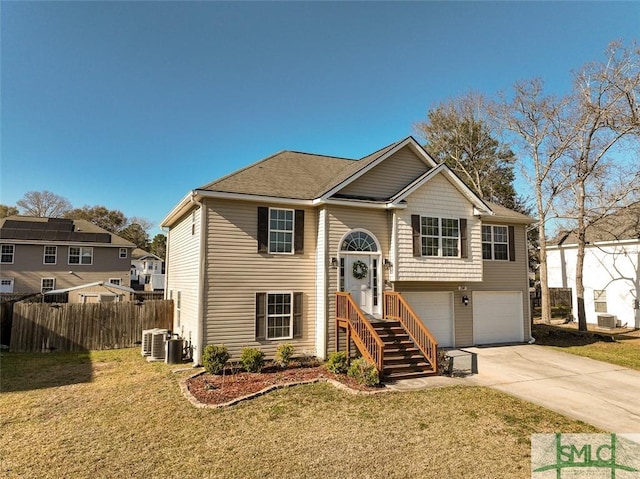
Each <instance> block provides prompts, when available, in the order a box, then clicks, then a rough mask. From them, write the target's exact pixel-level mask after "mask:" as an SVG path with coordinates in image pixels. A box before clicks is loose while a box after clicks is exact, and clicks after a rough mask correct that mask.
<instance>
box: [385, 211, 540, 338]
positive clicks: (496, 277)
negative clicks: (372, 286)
mask: <svg viewBox="0 0 640 479" xmlns="http://www.w3.org/2000/svg"><path fill="white" fill-rule="evenodd" d="M491 224H499V223H494V222H492V223H491ZM515 242H516V261H484V280H483V281H482V282H466V281H455V282H433V281H425V282H396V283H394V284H393V288H394V290H395V291H398V292H400V293H404V292H426V291H429V292H436V291H452V292H453V308H454V312H453V314H454V330H455V344H456V347H464V346H470V345H472V344H473V302H472V292H473V291H521V292H522V298H523V300H522V311H523V318H524V319H523V322H524V337H525V339H526V338H528V337H530V335H531V326H530V325H531V320H530V315H529V284H528V279H527V270H528V263H527V248H526V230H525V226H523V225H517V226H515ZM458 287H466V288H467V289H466V290H464V291H460V290H459V289H458ZM462 296H468V297H469V300H470V303H469V305H468V306H465V305H464V304H462Z"/></svg>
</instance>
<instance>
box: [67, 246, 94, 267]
mask: <svg viewBox="0 0 640 479" xmlns="http://www.w3.org/2000/svg"><path fill="white" fill-rule="evenodd" d="M71 248H78V249H79V250H80V254H79V256H78V262H77V263H72V262H71ZM83 250H89V251H91V262H90V263H83V262H82V252H83ZM68 253H69V254H68V255H67V264H68V265H70V266H91V265H93V248H92V247H87V246H69V251H68Z"/></svg>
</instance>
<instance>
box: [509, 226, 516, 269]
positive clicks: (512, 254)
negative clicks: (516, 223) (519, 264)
mask: <svg viewBox="0 0 640 479" xmlns="http://www.w3.org/2000/svg"><path fill="white" fill-rule="evenodd" d="M508 230H509V261H515V260H516V241H515V240H516V231H515V228H514V227H513V226H509V228H508Z"/></svg>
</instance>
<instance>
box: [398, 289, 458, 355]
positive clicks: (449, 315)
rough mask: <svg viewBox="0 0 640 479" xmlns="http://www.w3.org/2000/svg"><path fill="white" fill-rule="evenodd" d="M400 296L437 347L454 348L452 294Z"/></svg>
mask: <svg viewBox="0 0 640 479" xmlns="http://www.w3.org/2000/svg"><path fill="white" fill-rule="evenodd" d="M402 296H404V298H405V299H406V300H407V302H408V303H409V305H410V306H411V307H412V308H413V310H414V311H415V312H416V314H417V315H418V316H419V317H420V319H421V320H422V322H423V324H424V325H425V326H426V327H427V328H428V329H429V331H431V334H433V335H434V336H435V338H436V339H437V340H438V346H441V347H443V348H450V347H453V346H454V341H453V293H450V292H444V293H402Z"/></svg>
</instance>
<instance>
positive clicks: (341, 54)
mask: <svg viewBox="0 0 640 479" xmlns="http://www.w3.org/2000/svg"><path fill="white" fill-rule="evenodd" d="M0 15H1V30H2V33H1V35H2V37H1V40H2V51H1V75H2V77H1V80H2V83H1V101H2V104H1V108H2V112H1V138H0V139H1V150H0V152H1V164H0V173H1V180H0V188H1V190H0V203H3V204H8V205H14V204H15V202H16V201H17V200H19V199H20V198H21V197H22V196H23V195H24V193H25V192H27V191H31V190H45V189H47V190H50V191H53V192H55V193H57V194H59V195H62V196H65V197H67V198H68V199H69V200H70V201H71V203H72V204H73V205H74V206H77V207H80V206H83V205H105V206H107V207H108V208H111V209H120V210H122V211H123V212H124V213H125V215H127V216H144V217H146V218H148V219H149V220H151V221H153V222H154V223H156V224H158V223H159V222H160V221H161V220H162V218H163V217H164V216H165V215H166V214H167V213H168V211H169V210H170V209H171V208H172V207H173V206H174V205H175V204H176V203H177V202H178V201H179V200H180V199H181V198H182V197H183V196H184V195H185V194H186V193H187V192H188V191H189V190H190V189H193V188H196V187H198V186H201V185H203V184H206V183H208V182H210V181H212V180H214V179H215V178H217V177H220V176H222V175H225V174H227V173H229V172H231V171H233V170H235V169H238V168H240V167H243V166H246V165H248V164H250V163H253V162H255V161H257V160H259V159H262V158H264V157H266V156H268V155H270V154H272V153H275V152H277V151H280V150H285V149H289V150H298V151H306V152H311V153H321V154H326V155H335V156H341V157H350V158H351V157H353V158H359V157H361V156H364V155H366V154H368V153H371V152H373V151H375V150H377V149H378V148H380V147H382V146H385V145H387V144H389V143H392V142H394V141H397V140H399V139H401V138H404V137H406V136H408V135H411V134H414V129H413V124H414V123H415V122H418V121H421V120H423V119H424V118H425V117H426V112H427V110H428V109H429V108H430V107H432V106H434V105H435V104H437V103H438V102H441V101H443V100H446V99H447V98H450V97H455V96H458V95H461V94H463V93H465V92H466V91H468V90H470V89H472V90H476V91H479V92H481V93H485V94H487V95H493V94H494V93H495V92H497V91H499V90H508V89H509V88H510V86H511V85H513V83H514V82H515V81H516V80H522V79H528V78H533V77H536V76H539V77H542V78H543V79H544V80H545V82H546V85H547V87H548V88H549V90H550V91H555V92H558V93H564V92H566V91H567V89H568V87H569V85H570V81H571V76H570V72H571V70H572V69H575V68H578V67H580V66H581V65H582V64H583V63H585V62H586V61H590V60H601V59H602V58H603V51H604V49H605V47H606V45H607V43H608V42H610V41H611V40H614V39H622V40H625V41H627V42H630V41H631V40H634V39H637V38H638V34H639V33H640V2H484V1H477V2H351V3H344V2H343V3H339V2H277V3H276V2H235V3H227V2H11V1H2V3H1V4H0ZM158 231H159V230H158V229H157V228H156V229H154V230H153V231H152V233H153V234H155V233H157V232H158Z"/></svg>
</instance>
